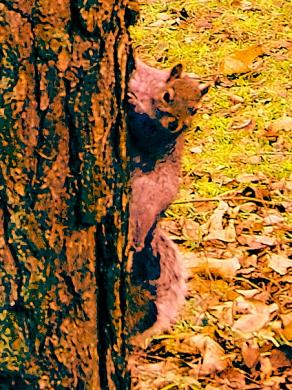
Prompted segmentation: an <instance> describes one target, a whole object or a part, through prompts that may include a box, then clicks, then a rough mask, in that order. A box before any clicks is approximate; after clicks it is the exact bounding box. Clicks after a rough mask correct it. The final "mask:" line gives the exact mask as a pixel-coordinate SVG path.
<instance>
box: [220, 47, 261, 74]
mask: <svg viewBox="0 0 292 390" xmlns="http://www.w3.org/2000/svg"><path fill="white" fill-rule="evenodd" d="M263 53H264V51H263V48H262V46H261V45H253V46H250V47H248V48H246V49H243V50H237V51H235V52H234V53H232V54H230V55H229V56H227V57H225V58H224V60H223V61H222V63H221V64H220V72H221V73H223V74H225V75H230V74H234V73H247V72H250V71H251V65H252V63H253V61H254V60H255V59H256V58H257V57H258V56H260V55H261V54H263Z"/></svg>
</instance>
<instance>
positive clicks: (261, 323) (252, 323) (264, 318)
mask: <svg viewBox="0 0 292 390" xmlns="http://www.w3.org/2000/svg"><path fill="white" fill-rule="evenodd" d="M277 310H278V305H277V304H276V303H273V304H271V305H266V304H264V303H263V302H261V301H259V300H256V299H244V298H243V297H238V298H237V299H236V300H235V301H234V311H235V313H244V314H243V315H241V317H240V318H239V319H238V320H236V321H235V322H234V325H233V327H232V329H233V330H234V331H239V332H243V333H251V332H257V331H259V330H260V329H262V328H263V327H265V326H266V325H267V324H268V323H269V321H270V315H271V313H273V312H274V311H277Z"/></svg>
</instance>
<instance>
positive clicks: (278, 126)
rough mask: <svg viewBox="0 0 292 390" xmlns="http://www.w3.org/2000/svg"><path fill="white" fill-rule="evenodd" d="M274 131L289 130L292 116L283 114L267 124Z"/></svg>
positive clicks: (291, 128) (291, 125) (291, 126)
mask: <svg viewBox="0 0 292 390" xmlns="http://www.w3.org/2000/svg"><path fill="white" fill-rule="evenodd" d="M269 127H270V128H272V129H273V130H275V131H280V130H284V131H291V130H292V117H290V116H283V117H282V118H279V119H277V120H275V121H274V122H273V123H271V124H270V126H269Z"/></svg>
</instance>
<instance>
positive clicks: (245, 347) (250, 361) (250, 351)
mask: <svg viewBox="0 0 292 390" xmlns="http://www.w3.org/2000/svg"><path fill="white" fill-rule="evenodd" d="M241 355H242V358H243V361H244V363H245V364H246V365H247V367H248V368H252V367H254V366H255V365H256V363H257V361H258V360H259V356H260V352H259V347H258V344H257V342H256V341H255V340H254V339H253V340H247V341H244V342H243V343H242V345H241Z"/></svg>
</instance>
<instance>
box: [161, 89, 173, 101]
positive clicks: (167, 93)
mask: <svg viewBox="0 0 292 390" xmlns="http://www.w3.org/2000/svg"><path fill="white" fill-rule="evenodd" d="M162 99H163V100H164V101H165V102H166V103H169V102H170V100H171V99H170V93H169V92H165V94H164V95H163V97H162Z"/></svg>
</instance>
